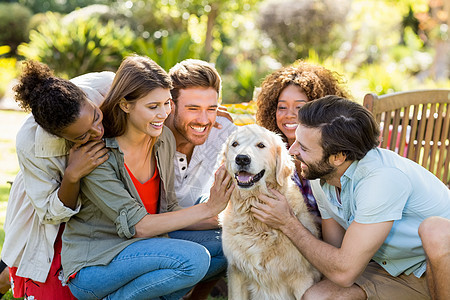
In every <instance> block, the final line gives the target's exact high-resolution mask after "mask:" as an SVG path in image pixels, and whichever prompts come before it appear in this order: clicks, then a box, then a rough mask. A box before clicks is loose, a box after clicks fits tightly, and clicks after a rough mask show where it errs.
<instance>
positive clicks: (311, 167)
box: [296, 156, 336, 180]
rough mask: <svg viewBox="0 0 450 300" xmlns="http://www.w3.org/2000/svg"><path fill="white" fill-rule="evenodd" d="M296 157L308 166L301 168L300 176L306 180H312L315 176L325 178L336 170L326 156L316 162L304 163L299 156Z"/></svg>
mask: <svg viewBox="0 0 450 300" xmlns="http://www.w3.org/2000/svg"><path fill="white" fill-rule="evenodd" d="M296 158H297V159H298V160H299V161H300V162H302V163H303V164H305V165H306V166H307V167H308V168H307V169H303V168H302V176H303V177H304V178H306V179H308V180H314V179H317V178H321V179H325V180H326V179H327V178H329V177H331V176H332V175H333V174H334V173H335V171H336V168H335V167H333V166H332V165H330V163H329V162H328V160H327V159H326V158H323V159H322V160H321V161H319V162H318V163H306V162H305V161H303V160H302V159H301V158H300V157H298V156H296Z"/></svg>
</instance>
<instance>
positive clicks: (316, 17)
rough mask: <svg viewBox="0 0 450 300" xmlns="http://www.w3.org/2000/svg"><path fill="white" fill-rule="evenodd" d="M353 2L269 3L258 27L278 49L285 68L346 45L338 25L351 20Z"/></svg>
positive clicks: (288, 0)
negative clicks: (349, 13)
mask: <svg viewBox="0 0 450 300" xmlns="http://www.w3.org/2000/svg"><path fill="white" fill-rule="evenodd" d="M349 5H350V1H349V0H340V1H334V0H302V1H298V0H286V1H277V0H269V1H265V2H264V3H263V5H262V6H261V9H260V13H259V18H258V24H259V27H260V28H261V29H262V31H264V32H265V33H266V34H267V36H268V37H269V38H270V39H271V40H272V43H273V44H274V46H275V49H276V50H275V51H276V55H277V57H279V58H280V60H281V61H282V62H283V63H285V64H290V63H292V62H293V61H295V60H296V59H298V58H304V57H306V56H307V55H308V50H309V49H315V51H317V53H318V54H319V55H320V56H328V55H331V54H332V53H333V52H334V51H335V50H337V49H338V48H339V46H340V44H341V43H342V37H341V34H340V32H339V30H338V29H339V28H338V27H337V25H339V24H343V23H344V20H345V18H346V16H347V12H348V8H349Z"/></svg>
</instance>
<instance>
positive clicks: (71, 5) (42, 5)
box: [18, 0, 114, 13]
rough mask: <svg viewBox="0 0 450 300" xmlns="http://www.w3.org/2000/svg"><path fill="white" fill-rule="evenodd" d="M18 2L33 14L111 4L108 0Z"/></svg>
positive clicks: (69, 10)
mask: <svg viewBox="0 0 450 300" xmlns="http://www.w3.org/2000/svg"><path fill="white" fill-rule="evenodd" d="M18 2H19V3H20V4H22V5H24V6H26V7H28V8H30V9H31V10H32V11H33V12H34V13H40V12H47V11H53V12H60V13H69V12H71V11H73V10H75V9H77V8H80V7H85V6H88V5H91V4H111V3H113V2H114V1H110V0H63V1H61V0H18Z"/></svg>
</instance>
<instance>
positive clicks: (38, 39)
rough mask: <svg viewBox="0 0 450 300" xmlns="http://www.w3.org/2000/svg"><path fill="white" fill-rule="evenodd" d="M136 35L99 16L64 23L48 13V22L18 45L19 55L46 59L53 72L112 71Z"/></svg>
mask: <svg viewBox="0 0 450 300" xmlns="http://www.w3.org/2000/svg"><path fill="white" fill-rule="evenodd" d="M135 38H136V35H135V34H134V32H133V31H132V30H131V29H130V28H129V27H128V26H122V27H120V26H117V25H116V23H115V22H114V21H112V20H110V21H108V22H107V23H106V24H102V23H101V22H100V21H99V19H98V17H92V18H91V19H88V20H85V19H82V18H78V19H75V20H73V21H72V22H70V23H68V24H66V23H64V22H63V21H62V20H60V19H58V18H57V17H56V15H54V14H52V13H48V22H47V23H45V24H41V25H40V26H39V27H38V29H37V30H32V31H31V33H30V43H29V44H22V45H20V46H19V52H20V54H21V55H23V56H25V57H26V58H28V59H35V60H39V61H42V62H44V63H46V64H47V65H48V66H50V68H52V69H53V70H54V71H55V73H56V74H58V75H59V76H64V77H69V78H70V77H74V76H77V75H80V74H84V73H87V72H93V71H104V70H112V71H115V70H116V69H117V67H118V66H119V65H120V62H121V61H122V59H123V57H125V56H126V55H128V54H130V53H131V52H133V47H134V42H135Z"/></svg>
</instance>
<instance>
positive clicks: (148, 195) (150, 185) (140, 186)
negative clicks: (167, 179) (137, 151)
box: [125, 164, 161, 214]
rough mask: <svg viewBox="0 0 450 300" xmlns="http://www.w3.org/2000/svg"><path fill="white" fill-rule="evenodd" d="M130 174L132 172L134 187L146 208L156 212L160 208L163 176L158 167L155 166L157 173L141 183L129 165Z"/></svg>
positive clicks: (152, 212)
mask: <svg viewBox="0 0 450 300" xmlns="http://www.w3.org/2000/svg"><path fill="white" fill-rule="evenodd" d="M125 168H127V171H128V174H130V177H131V180H133V184H134V187H135V188H136V190H137V191H138V193H139V197H141V200H142V203H144V206H145V209H147V212H148V213H149V214H156V211H157V208H158V200H159V184H160V181H161V178H160V177H159V172H158V167H157V166H155V174H153V177H152V178H150V179H149V180H148V181H147V182H145V183H140V182H139V180H137V179H136V177H134V175H133V173H131V172H130V170H129V169H128V167H127V165H126V164H125Z"/></svg>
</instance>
